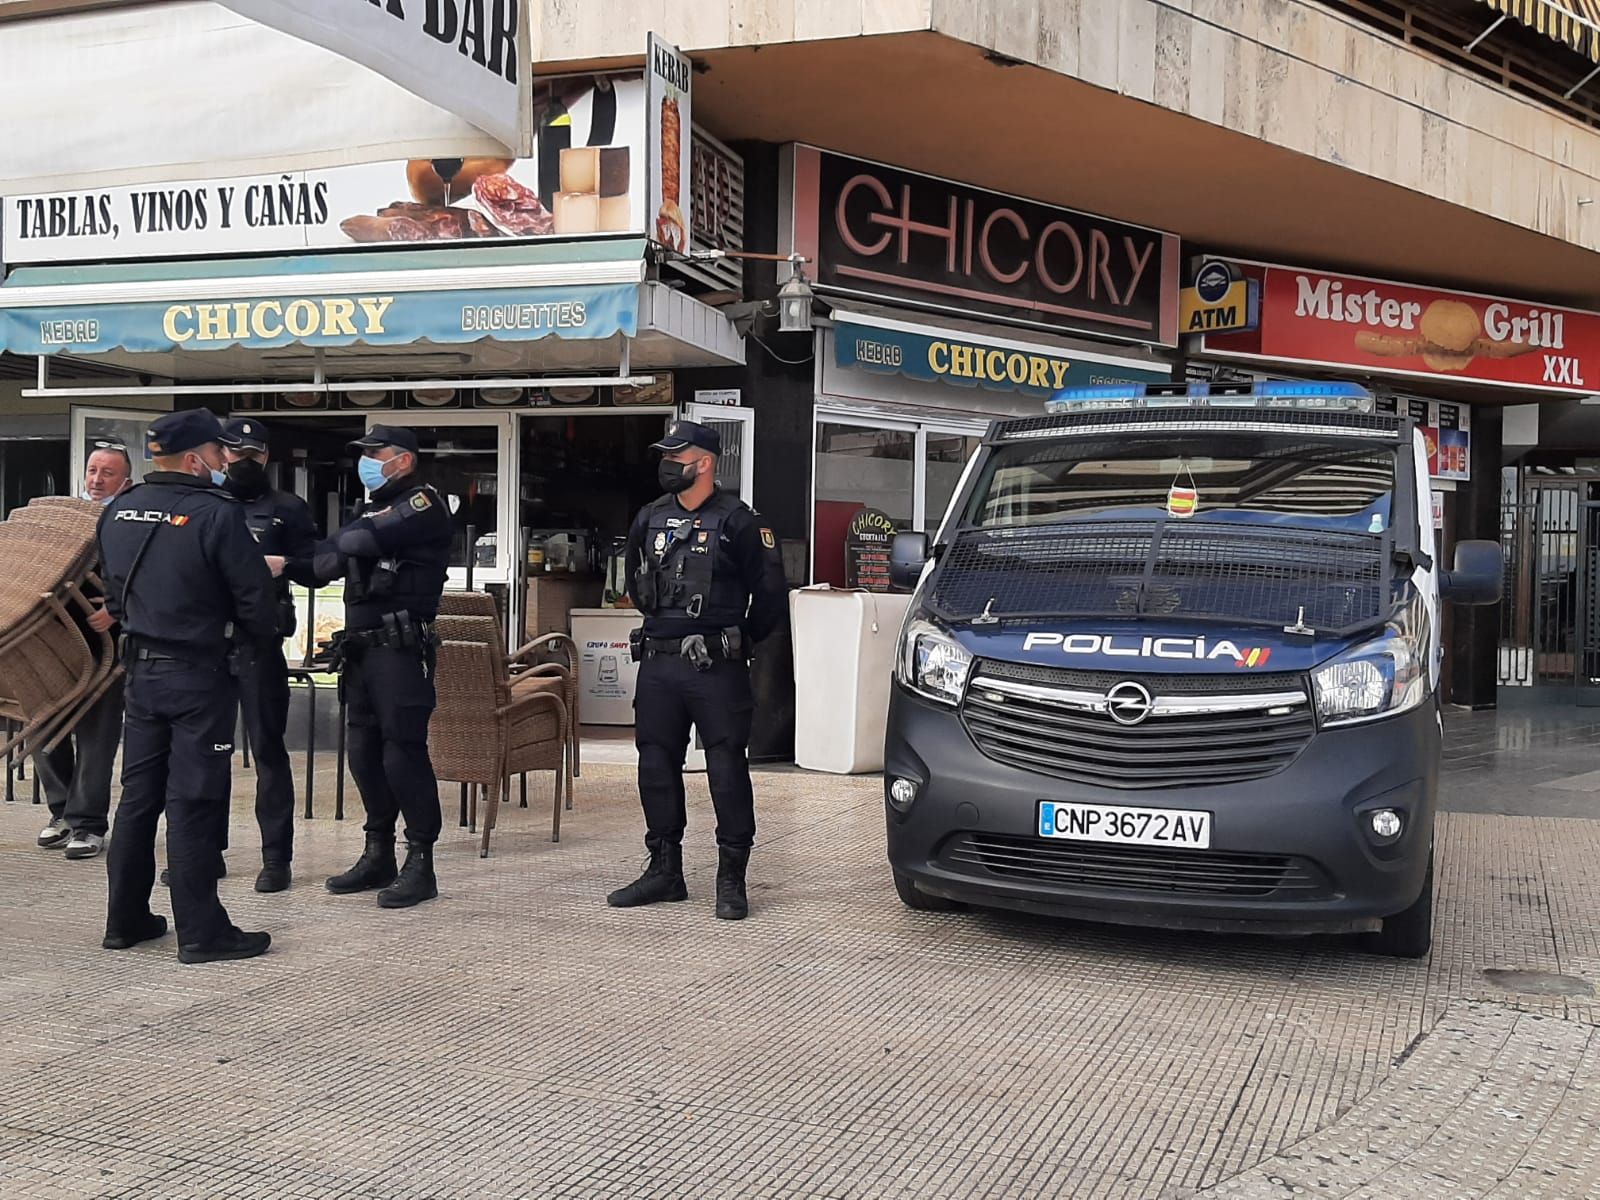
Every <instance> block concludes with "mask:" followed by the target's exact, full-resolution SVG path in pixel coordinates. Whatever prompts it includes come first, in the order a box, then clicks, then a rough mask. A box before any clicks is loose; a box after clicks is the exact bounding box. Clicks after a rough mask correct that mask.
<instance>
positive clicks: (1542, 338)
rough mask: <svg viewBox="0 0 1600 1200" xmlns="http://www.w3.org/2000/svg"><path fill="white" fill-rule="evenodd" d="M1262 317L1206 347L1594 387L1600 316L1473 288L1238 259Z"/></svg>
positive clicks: (1368, 370) (1409, 371)
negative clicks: (1254, 287) (1254, 283)
mask: <svg viewBox="0 0 1600 1200" xmlns="http://www.w3.org/2000/svg"><path fill="white" fill-rule="evenodd" d="M1235 266H1236V268H1237V269H1238V270H1239V271H1240V272H1241V274H1242V275H1243V276H1244V278H1246V279H1255V280H1259V281H1260V282H1261V285H1262V299H1261V323H1260V326H1259V328H1257V329H1255V330H1252V331H1250V332H1245V333H1227V334H1208V335H1207V336H1206V337H1205V339H1204V342H1203V350H1204V352H1205V353H1206V354H1218V355H1226V356H1231V357H1240V358H1259V359H1271V360H1275V361H1279V362H1298V363H1306V364H1310V365H1315V366H1322V367H1335V368H1347V369H1352V370H1356V371H1359V372H1360V373H1362V374H1382V375H1400V376H1410V377H1425V378H1446V379H1459V380H1464V381H1467V382H1472V383H1482V384H1489V385H1492V386H1498V387H1514V388H1519V389H1523V390H1530V391H1547V392H1581V393H1585V394H1588V393H1592V392H1595V391H1600V315H1597V314H1595V313H1589V312H1582V311H1579V310H1576V309H1567V308H1561V307H1557V306H1554V305H1548V304H1536V303H1529V302H1526V301H1518V300H1504V299H1500V298H1498V297H1494V296H1483V295H1478V294H1476V293H1472V292H1444V291H1438V290H1435V289H1431V288H1420V287H1412V286H1410V285H1408V284H1402V283H1390V282H1388V281H1385V280H1380V279H1367V278H1363V277H1360V276H1353V275H1334V274H1329V273H1327V272H1321V271H1308V270H1300V269H1296V268H1291V267H1275V266H1265V265H1262V264H1258V263H1238V264H1235Z"/></svg>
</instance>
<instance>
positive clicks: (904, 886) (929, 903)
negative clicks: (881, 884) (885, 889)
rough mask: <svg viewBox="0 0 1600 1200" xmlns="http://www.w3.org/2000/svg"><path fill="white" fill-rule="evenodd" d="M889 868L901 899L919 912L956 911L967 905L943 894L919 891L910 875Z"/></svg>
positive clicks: (895, 888) (908, 906)
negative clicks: (949, 898)
mask: <svg viewBox="0 0 1600 1200" xmlns="http://www.w3.org/2000/svg"><path fill="white" fill-rule="evenodd" d="M889 870H890V872H891V873H892V874H893V875H894V890H895V891H897V892H899V893H900V899H901V901H902V903H904V904H905V906H906V907H907V908H914V909H916V910H917V911H918V912H955V911H956V910H957V909H960V908H963V907H965V906H964V905H962V904H958V903H956V901H954V900H946V899H945V898H944V897H943V896H930V895H928V893H927V892H919V891H918V890H917V885H916V884H914V883H912V882H911V877H910V876H909V875H902V874H901V873H900V872H899V871H896V870H894V868H893V867H891V868H889Z"/></svg>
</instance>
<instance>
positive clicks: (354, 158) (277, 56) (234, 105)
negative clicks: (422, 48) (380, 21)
mask: <svg viewBox="0 0 1600 1200" xmlns="http://www.w3.org/2000/svg"><path fill="white" fill-rule="evenodd" d="M85 7H86V8H87V7H89V6H87V5H86V6H85ZM419 7H420V6H419ZM639 44H640V47H641V49H642V48H643V45H644V35H643V34H640V43H639ZM312 113H314V114H315V115H314V116H307V115H306V114H312ZM0 129H3V131H4V137H3V138H0V144H3V145H4V146H5V154H4V155H0V195H5V196H17V195H26V194H31V193H35V192H64V191H72V190H78V189H93V188H100V187H109V186H111V185H114V184H121V183H154V182H156V181H174V180H192V179H205V178H218V177H222V176H230V175H264V174H271V173H276V172H278V171H304V170H307V169H310V168H316V167H331V166H341V165H344V164H347V163H363V162H378V161H381V160H385V159H404V158H413V157H423V156H426V157H430V158H432V157H440V156H445V155H455V156H469V155H479V154H486V155H500V154H503V153H504V150H503V149H502V148H501V146H500V144H499V143H498V142H497V141H496V140H495V139H494V138H493V137H491V136H489V135H488V134H487V133H484V132H483V131H482V130H481V129H478V128H476V127H475V126H473V125H471V124H469V123H468V122H466V121H464V120H462V119H461V118H460V117H458V116H455V115H454V114H452V113H449V112H446V111H445V110H444V109H441V108H438V107H436V106H435V105H433V104H430V103H428V102H427V101H425V100H422V99H419V98H418V97H417V96H415V95H413V94H412V93H411V92H409V91H407V90H406V89H405V88H403V87H401V86H399V85H398V84H396V83H391V82H390V81H389V80H388V79H385V78H384V77H383V76H382V75H379V74H378V73H377V72H375V71H372V70H369V69H368V68H366V67H364V66H361V65H360V64H359V63H355V62H352V61H351V60H349V59H348V58H345V57H343V56H342V55H339V54H334V53H333V52H331V51H329V50H324V49H322V48H321V47H320V46H313V45H311V44H310V43H308V42H303V41H301V40H300V39H299V38H294V37H290V36H289V35H288V34H285V33H279V32H278V31H277V30H275V29H268V28H267V27H266V26H264V25H258V24H256V23H255V22H254V21H252V20H250V19H249V18H247V17H242V16H239V15H238V14H237V13H233V12H229V11H228V10H227V9H225V8H223V7H221V6H220V5H216V4H211V3H204V2H201V0H167V2H166V3H162V4H133V5H126V6H119V7H116V8H110V7H107V6H100V7H96V8H94V9H92V10H91V11H88V12H81V13H68V14H65V15H59V14H58V15H51V16H44V17H38V18H35V19H32V20H21V21H8V22H7V23H6V26H5V36H4V37H3V38H0Z"/></svg>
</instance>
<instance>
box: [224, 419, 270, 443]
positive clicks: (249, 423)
mask: <svg viewBox="0 0 1600 1200" xmlns="http://www.w3.org/2000/svg"><path fill="white" fill-rule="evenodd" d="M224 432H226V433H227V435H228V436H229V437H231V438H232V439H233V448H234V449H235V450H265V449H266V448H267V427H266V426H265V425H263V424H262V423H261V422H260V421H259V420H258V419H256V418H255V417H235V418H234V419H233V420H231V421H229V422H228V424H227V426H226V427H225V429H224Z"/></svg>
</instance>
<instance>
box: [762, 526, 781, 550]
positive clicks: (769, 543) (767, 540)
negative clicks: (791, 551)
mask: <svg viewBox="0 0 1600 1200" xmlns="http://www.w3.org/2000/svg"><path fill="white" fill-rule="evenodd" d="M761 544H762V545H763V546H765V547H766V548H767V549H768V550H776V549H777V548H778V539H777V538H775V537H773V536H772V530H770V529H763V530H762V531H761Z"/></svg>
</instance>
